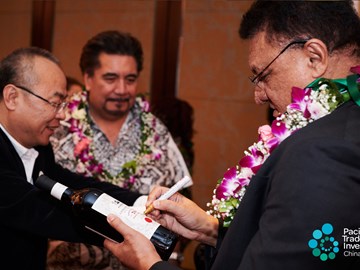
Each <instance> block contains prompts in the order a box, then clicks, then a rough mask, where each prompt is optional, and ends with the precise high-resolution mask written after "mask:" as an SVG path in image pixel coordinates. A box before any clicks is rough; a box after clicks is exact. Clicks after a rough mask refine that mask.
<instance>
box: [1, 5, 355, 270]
mask: <svg viewBox="0 0 360 270" xmlns="http://www.w3.org/2000/svg"><path fill="white" fill-rule="evenodd" d="M251 3H252V1H250V0H249V1H236V0H182V1H181V0H175V1H164V0H162V1H156V0H75V1H74V0H48V1H41V0H34V1H32V0H1V1H0V37H1V43H0V57H1V58H2V57H4V56H5V55H6V54H8V53H10V52H11V51H12V50H14V49H15V48H18V47H22V46H30V45H38V46H43V47H45V48H46V49H49V50H51V51H52V52H53V53H54V54H55V55H56V56H57V57H58V58H59V59H60V61H61V62H62V66H63V69H64V71H65V73H66V75H70V76H72V77H75V78H77V79H79V80H82V76H81V73H80V69H79V66H78V62H79V56H80V52H81V48H82V46H83V45H84V44H85V42H86V41H87V40H88V39H89V38H90V37H92V36H93V35H95V34H97V33H98V32H100V31H103V30H110V29H115V30H121V31H125V32H130V33H132V34H133V35H134V36H136V37H137V38H138V39H139V40H140V41H141V43H142V45H143V49H144V54H145V64H144V70H143V72H142V74H141V77H140V87H139V90H140V91H141V92H147V93H149V94H150V97H151V99H152V100H153V101H154V102H155V101H156V102H158V103H161V101H162V100H163V98H164V97H165V96H167V95H175V96H176V97H178V98H180V99H183V100H185V101H187V102H188V103H189V104H190V105H191V106H192V107H193V109H194V130H195V135H194V139H193V142H194V150H195V164H194V168H193V179H194V183H195V184H194V187H193V194H194V200H195V202H197V203H198V204H199V205H200V206H201V207H203V208H204V209H206V203H207V202H209V201H210V200H211V196H212V190H213V188H214V186H215V184H216V180H217V179H218V178H220V177H221V176H222V175H223V173H224V172H225V170H226V169H227V168H228V167H230V166H233V165H234V164H236V163H237V162H238V160H239V158H240V157H242V155H243V151H244V150H245V149H246V148H247V147H248V146H249V145H250V144H252V143H253V142H254V141H255V140H256V139H257V127H258V126H259V125H260V124H265V123H267V107H266V106H262V107H259V106H256V105H255V104H254V102H253V89H252V86H251V84H250V82H249V80H248V76H249V75H250V71H249V69H248V66H247V47H246V44H245V43H243V42H242V41H241V40H240V38H239V37H238V33H237V30H238V27H239V23H240V19H241V17H242V14H243V13H244V11H246V10H247V8H248V7H249V6H250V5H251ZM355 3H356V5H357V7H358V6H359V2H355ZM44 39H45V40H44ZM169 78H170V79H169ZM195 246H196V243H191V245H190V246H189V248H188V249H187V252H186V254H185V255H186V256H185V258H186V260H185V262H184V263H183V265H182V266H183V267H184V268H187V269H194V264H193V261H192V252H193V249H194V247H195Z"/></svg>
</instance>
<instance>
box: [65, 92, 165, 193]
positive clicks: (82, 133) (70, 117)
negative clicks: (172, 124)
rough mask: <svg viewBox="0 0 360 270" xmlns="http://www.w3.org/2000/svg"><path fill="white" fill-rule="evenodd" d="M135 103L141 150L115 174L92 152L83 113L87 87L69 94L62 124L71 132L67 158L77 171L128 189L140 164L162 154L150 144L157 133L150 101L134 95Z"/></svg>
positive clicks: (139, 172)
mask: <svg viewBox="0 0 360 270" xmlns="http://www.w3.org/2000/svg"><path fill="white" fill-rule="evenodd" d="M136 103H137V104H139V106H140V110H141V112H140V128H141V143H140V150H139V153H138V154H137V155H136V156H135V158H134V159H133V160H130V161H128V162H126V163H125V164H124V165H123V166H122V170H121V171H120V172H119V173H118V174H117V175H112V174H111V173H110V172H109V171H107V170H106V169H105V168H104V166H103V164H102V163H100V162H99V161H98V160H97V159H96V158H95V155H94V149H93V144H92V141H93V131H92V129H91V125H90V122H89V117H88V116H87V113H86V104H87V91H82V92H81V93H76V94H74V95H73V96H72V97H71V100H70V102H69V105H68V109H67V110H66V117H65V120H64V121H62V122H61V124H62V125H64V126H66V127H67V128H68V132H69V133H72V140H73V143H74V152H73V154H72V155H71V156H69V160H71V161H73V163H74V164H75V166H76V169H75V170H76V172H77V173H79V174H82V175H85V176H92V177H95V178H97V179H99V180H100V181H107V182H110V183H113V184H116V185H119V186H121V187H123V188H127V189H131V187H132V186H133V184H134V183H135V182H136V180H137V179H139V178H140V177H141V175H142V173H143V170H142V169H141V167H142V166H144V165H146V164H147V163H150V162H151V160H152V159H159V158H160V157H161V155H162V153H161V152H160V151H159V150H158V149H155V148H154V147H152V146H153V145H154V143H155V142H156V141H157V138H158V134H156V132H155V125H156V121H155V117H154V116H153V115H152V114H151V113H150V112H149V108H150V106H149V103H148V102H147V101H146V100H145V99H144V98H142V97H137V98H136Z"/></svg>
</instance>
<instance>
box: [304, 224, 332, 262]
mask: <svg viewBox="0 0 360 270" xmlns="http://www.w3.org/2000/svg"><path fill="white" fill-rule="evenodd" d="M333 230H334V229H333V226H332V225H331V224H330V223H325V224H324V225H322V227H321V230H319V229H316V230H314V231H313V233H312V236H313V238H312V239H310V241H309V242H308V245H309V247H310V248H311V249H312V254H313V255H314V256H315V257H319V258H320V260H322V261H326V260H328V259H330V260H332V259H334V258H335V256H336V253H338V252H339V242H338V241H336V240H335V239H334V237H332V236H331V233H332V232H333Z"/></svg>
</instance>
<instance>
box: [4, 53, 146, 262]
mask: <svg viewBox="0 0 360 270" xmlns="http://www.w3.org/2000/svg"><path fill="white" fill-rule="evenodd" d="M0 91H1V96H0V183H1V196H0V215H1V221H0V235H1V241H2V249H1V250H2V251H1V252H0V259H1V265H5V266H7V267H9V269H45V262H46V251H47V238H48V237H49V238H52V239H62V240H66V241H73V242H87V243H93V244H100V245H101V244H102V241H103V239H101V238H100V237H97V236H96V235H93V234H92V233H90V232H88V231H86V230H85V229H84V228H83V227H82V226H81V224H80V223H79V222H78V221H77V220H76V219H75V218H74V217H73V216H72V215H71V213H70V210H69V209H67V208H65V207H64V206H63V205H61V203H60V202H59V201H57V200H55V199H53V198H51V197H50V196H49V195H48V194H46V193H45V192H42V191H40V190H39V189H37V188H36V187H35V186H34V185H33V183H34V182H35V181H36V179H37V177H38V176H39V172H40V171H42V172H43V173H44V174H45V175H47V176H49V177H50V178H53V179H54V180H56V181H59V182H61V183H63V184H65V185H66V186H69V187H72V188H74V189H80V188H84V187H94V188H99V189H101V190H103V191H105V192H107V193H109V194H111V195H112V196H114V197H116V198H118V199H119V200H121V201H123V202H124V203H126V204H129V205H132V204H133V203H134V202H135V201H136V199H137V198H138V197H139V195H138V194H136V193H130V192H128V191H126V190H123V189H120V188H118V187H116V186H113V185H111V184H108V183H103V182H99V181H96V180H95V179H92V178H85V177H82V176H79V175H77V174H74V173H71V172H70V171H68V170H65V169H63V168H62V167H61V166H59V165H57V164H55V161H54V154H53V152H52V148H51V146H50V145H49V137H50V136H51V135H52V134H53V132H54V130H55V129H56V128H57V127H59V125H60V124H59V122H60V120H63V119H64V117H65V113H64V110H63V109H64V107H65V106H66V102H65V98H66V79H65V75H64V73H63V71H62V70H61V68H60V66H59V62H58V60H57V59H56V58H55V57H54V56H53V55H52V54H50V53H49V52H47V51H45V50H42V49H39V48H23V49H18V50H16V51H14V52H12V53H11V54H9V55H8V56H7V57H5V58H4V59H3V60H2V61H1V62H0Z"/></svg>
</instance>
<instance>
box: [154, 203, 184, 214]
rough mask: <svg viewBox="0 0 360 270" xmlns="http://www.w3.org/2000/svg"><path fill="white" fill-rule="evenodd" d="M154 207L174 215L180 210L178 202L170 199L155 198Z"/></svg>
mask: <svg viewBox="0 0 360 270" xmlns="http://www.w3.org/2000/svg"><path fill="white" fill-rule="evenodd" d="M153 205H154V208H155V209H156V210H160V211H168V212H171V213H173V214H175V215H177V214H178V212H181V209H180V208H179V204H178V203H176V202H173V201H171V200H157V201H154V202H153Z"/></svg>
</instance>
